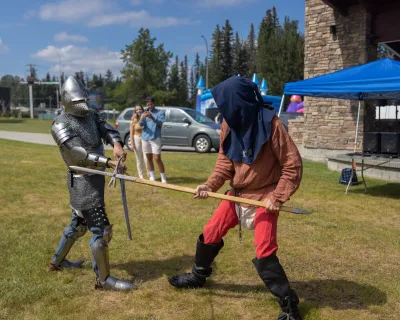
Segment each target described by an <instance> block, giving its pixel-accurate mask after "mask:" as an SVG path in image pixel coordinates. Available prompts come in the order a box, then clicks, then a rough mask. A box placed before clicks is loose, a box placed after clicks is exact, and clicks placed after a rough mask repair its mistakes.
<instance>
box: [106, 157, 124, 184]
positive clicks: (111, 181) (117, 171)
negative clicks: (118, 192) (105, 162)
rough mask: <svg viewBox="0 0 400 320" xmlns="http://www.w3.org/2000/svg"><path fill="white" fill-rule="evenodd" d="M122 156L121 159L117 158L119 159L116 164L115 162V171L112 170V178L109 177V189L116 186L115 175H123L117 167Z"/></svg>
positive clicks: (121, 170)
mask: <svg viewBox="0 0 400 320" xmlns="http://www.w3.org/2000/svg"><path fill="white" fill-rule="evenodd" d="M122 158H123V157H122V156H121V157H119V159H118V162H117V166H116V167H115V169H114V172H113V175H112V177H111V180H110V182H109V183H108V186H109V187H114V188H115V187H116V186H117V174H118V173H120V174H123V173H124V171H123V169H120V167H119V165H120V164H121V161H122Z"/></svg>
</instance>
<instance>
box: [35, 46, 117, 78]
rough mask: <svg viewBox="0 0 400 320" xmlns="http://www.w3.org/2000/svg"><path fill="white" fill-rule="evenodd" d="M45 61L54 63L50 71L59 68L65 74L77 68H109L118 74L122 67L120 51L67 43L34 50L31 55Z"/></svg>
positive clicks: (103, 71)
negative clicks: (66, 44)
mask: <svg viewBox="0 0 400 320" xmlns="http://www.w3.org/2000/svg"><path fill="white" fill-rule="evenodd" d="M32 56H33V58H37V59H40V60H43V61H46V62H50V63H55V65H53V66H52V67H51V68H50V71H51V72H57V73H58V72H59V70H60V65H59V63H60V62H61V69H62V71H64V72H65V73H66V74H68V73H74V72H77V71H79V70H82V71H84V72H87V73H89V74H93V73H105V72H106V71H107V69H110V70H111V71H112V72H113V73H114V74H115V75H119V74H120V71H121V69H122V68H123V62H122V60H121V59H120V58H121V53H120V52H113V51H107V50H106V49H104V48H95V49H92V48H87V47H78V46H74V45H68V46H64V47H59V48H58V47H55V46H52V45H49V46H47V47H46V48H44V49H42V50H40V51H38V52H36V53H35V54H33V55H32Z"/></svg>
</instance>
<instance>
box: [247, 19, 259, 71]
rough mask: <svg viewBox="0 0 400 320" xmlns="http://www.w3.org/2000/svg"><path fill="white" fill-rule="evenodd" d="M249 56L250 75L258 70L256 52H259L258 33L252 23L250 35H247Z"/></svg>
mask: <svg viewBox="0 0 400 320" xmlns="http://www.w3.org/2000/svg"><path fill="white" fill-rule="evenodd" d="M246 47H247V56H248V58H249V61H248V64H247V65H248V69H249V71H248V75H249V76H250V75H253V74H254V73H255V72H256V54H257V47H256V34H255V32H254V25H253V24H251V25H250V32H249V36H248V37H247V46H246Z"/></svg>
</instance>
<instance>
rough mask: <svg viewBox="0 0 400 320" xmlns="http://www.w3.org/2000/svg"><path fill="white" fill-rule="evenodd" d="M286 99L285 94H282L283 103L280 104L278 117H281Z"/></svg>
mask: <svg viewBox="0 0 400 320" xmlns="http://www.w3.org/2000/svg"><path fill="white" fill-rule="evenodd" d="M284 101H285V95H282V100H281V105H280V106H279V112H278V117H280V115H281V112H282V108H283V103H284Z"/></svg>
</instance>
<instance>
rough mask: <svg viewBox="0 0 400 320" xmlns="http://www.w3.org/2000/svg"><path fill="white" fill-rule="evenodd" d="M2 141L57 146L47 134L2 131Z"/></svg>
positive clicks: (172, 149) (191, 149) (178, 148)
mask: <svg viewBox="0 0 400 320" xmlns="http://www.w3.org/2000/svg"><path fill="white" fill-rule="evenodd" d="M0 139H7V140H15V141H23V142H29V143H38V144H45V145H50V146H55V145H56V143H55V142H54V140H53V137H52V136H51V134H47V133H30V132H16V131H15V132H14V131H0ZM106 149H111V147H110V146H108V145H107V146H106ZM162 150H163V151H172V152H194V148H189V147H170V146H166V147H162Z"/></svg>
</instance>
